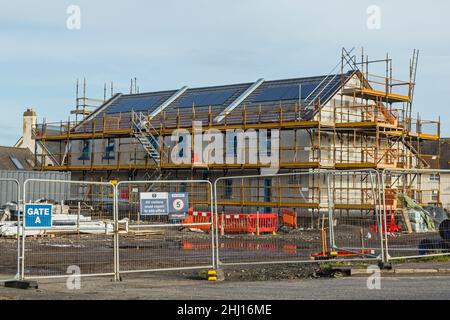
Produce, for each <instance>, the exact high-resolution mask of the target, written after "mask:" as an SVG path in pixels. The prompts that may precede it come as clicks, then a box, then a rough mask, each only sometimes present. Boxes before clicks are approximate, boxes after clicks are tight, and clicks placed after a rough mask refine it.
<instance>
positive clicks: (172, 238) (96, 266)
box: [0, 226, 435, 280]
mask: <svg viewBox="0 0 450 320" xmlns="http://www.w3.org/2000/svg"><path fill="white" fill-rule="evenodd" d="M434 236H435V235H434V234H412V235H406V234H399V235H397V236H396V237H390V238H389V244H390V248H391V250H392V252H394V253H397V252H396V251H395V250H396V248H397V249H399V251H398V254H405V251H404V249H405V248H406V249H408V248H409V249H408V251H406V253H408V254H412V255H416V254H418V249H417V248H418V245H419V243H420V242H421V241H422V240H423V239H425V238H427V237H428V238H432V237H434ZM335 239H336V245H337V246H338V247H343V248H360V247H361V245H362V244H364V247H365V248H369V249H370V248H373V249H374V252H373V255H372V257H376V255H378V254H379V247H380V240H379V238H378V237H377V234H374V233H373V232H370V231H369V230H368V229H364V230H363V232H360V228H358V227H354V226H341V227H340V228H337V229H336V230H335ZM211 246H212V239H211V235H210V234H206V233H196V232H189V231H187V230H183V231H178V230H166V231H165V232H163V234H162V235H151V236H125V235H122V236H120V246H119V252H120V269H121V270H122V271H132V270H147V269H165V268H180V267H202V266H209V265H212V250H211ZM0 248H1V253H0V274H3V275H15V273H16V268H17V260H16V256H17V241H16V240H14V239H6V238H0ZM25 248H26V250H25V273H26V275H27V276H53V275H65V274H66V272H67V268H68V267H69V266H71V265H77V266H79V267H80V268H81V272H82V274H97V273H112V272H113V271H114V270H113V261H114V252H113V237H112V236H111V235H95V236H92V235H80V236H77V235H72V236H56V237H54V238H27V239H26V245H25ZM321 251H322V239H321V237H320V233H319V232H318V231H317V230H303V229H297V230H289V229H284V230H280V231H279V232H278V233H277V234H276V235H273V234H265V235H260V236H255V235H225V236H221V237H220V238H219V260H220V261H221V263H223V264H238V263H243V262H255V263H258V262H265V261H286V262H289V261H313V258H312V255H313V254H315V253H320V252H321ZM312 265H313V264H308V267H305V268H304V269H298V268H297V267H296V268H295V269H294V270H290V268H289V267H286V266H285V267H279V268H281V269H276V270H280V272H278V271H277V275H278V276H276V277H274V279H296V278H305V277H311V276H313V274H314V272H313V269H314V267H311V266H312ZM283 268H285V269H283ZM272 270H273V267H270V268H258V271H257V272H255V273H254V274H253V273H252V272H250V273H249V274H244V273H242V272H240V271H239V270H238V269H237V270H233V271H230V275H229V278H231V279H239V280H242V279H244V278H245V279H253V278H254V279H259V278H260V279H269V278H270V279H273V278H271V276H270V272H271V271H272ZM291 271H292V272H291ZM0 279H1V278H0Z"/></svg>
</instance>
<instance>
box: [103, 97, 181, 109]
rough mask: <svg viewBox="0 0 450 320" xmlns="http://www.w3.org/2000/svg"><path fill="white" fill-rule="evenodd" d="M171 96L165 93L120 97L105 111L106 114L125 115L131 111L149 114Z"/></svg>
mask: <svg viewBox="0 0 450 320" xmlns="http://www.w3.org/2000/svg"><path fill="white" fill-rule="evenodd" d="M172 94H173V92H172V93H167V92H165V93H159V94H151V95H132V96H122V97H120V98H119V99H118V100H117V101H115V102H114V103H112V104H111V105H110V106H109V107H108V108H107V109H106V113H107V114H112V113H125V112H131V110H134V111H145V112H147V111H149V112H151V111H153V110H154V109H156V108H157V107H158V106H159V105H160V104H161V103H163V102H164V101H165V100H166V99H168V98H169V97H170V96H171V95H172Z"/></svg>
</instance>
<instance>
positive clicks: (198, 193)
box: [117, 180, 215, 273]
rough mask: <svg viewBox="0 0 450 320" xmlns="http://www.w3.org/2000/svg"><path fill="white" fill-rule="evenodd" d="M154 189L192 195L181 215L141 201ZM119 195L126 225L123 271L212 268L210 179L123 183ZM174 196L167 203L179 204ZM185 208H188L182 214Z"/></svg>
mask: <svg viewBox="0 0 450 320" xmlns="http://www.w3.org/2000/svg"><path fill="white" fill-rule="evenodd" d="M155 193H158V194H163V197H169V196H171V197H172V196H173V197H175V196H177V195H180V194H181V195H186V194H187V197H188V199H187V201H183V203H182V205H181V206H180V208H179V210H180V211H179V214H178V215H172V214H171V215H168V214H167V210H162V211H159V212H158V211H153V212H152V211H151V210H153V209H149V207H148V206H147V205H145V206H141V201H143V199H144V198H145V197H147V196H149V195H150V196H151V195H152V194H155ZM117 196H118V200H117V214H118V219H119V225H122V228H121V229H120V231H119V242H118V262H119V270H120V273H132V272H150V271H161V270H182V269H197V268H213V267H214V262H215V257H214V254H215V248H214V234H215V233H214V225H213V201H212V197H213V195H212V185H211V183H210V182H209V181H203V180H198V181H194V180H190V181H189V180H183V181H174V180H170V181H162V180H159V181H130V182H120V183H119V184H118V185H117ZM157 201H159V200H157ZM174 201H175V200H170V199H169V200H168V202H167V203H168V205H169V206H171V205H172V206H175V204H174V203H172V202H174ZM162 202H163V203H164V202H165V200H162ZM186 202H187V203H186ZM169 211H170V210H169ZM184 212H189V213H188V214H187V215H185V216H181V215H180V214H182V213H184ZM125 229H126V230H125Z"/></svg>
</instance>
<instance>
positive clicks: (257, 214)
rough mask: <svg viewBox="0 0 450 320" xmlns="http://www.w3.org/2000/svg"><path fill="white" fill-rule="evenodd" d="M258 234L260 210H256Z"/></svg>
mask: <svg viewBox="0 0 450 320" xmlns="http://www.w3.org/2000/svg"><path fill="white" fill-rule="evenodd" d="M256 235H257V236H259V210H256Z"/></svg>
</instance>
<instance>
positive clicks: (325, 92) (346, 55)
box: [301, 48, 357, 119]
mask: <svg viewBox="0 0 450 320" xmlns="http://www.w3.org/2000/svg"><path fill="white" fill-rule="evenodd" d="M354 49H355V48H352V49H351V50H350V51H347V50H345V49H343V56H342V59H341V61H339V62H338V64H336V66H335V67H334V68H333V69H331V71H330V72H329V73H328V75H326V76H325V77H324V78H323V79H322V81H321V82H320V83H319V84H318V85H317V87H315V88H314V90H313V91H311V93H310V94H309V95H308V96H307V97H306V98H305V99H304V100H303V108H302V114H301V118H303V119H307V118H310V117H312V116H313V115H314V113H315V112H316V111H317V108H320V107H321V106H319V103H321V101H320V99H321V97H327V96H329V94H330V93H333V92H332V91H333V90H337V86H336V79H338V78H339V77H341V76H343V74H341V73H343V71H341V72H338V70H339V67H341V66H342V69H343V68H344V63H345V65H347V66H349V67H350V69H351V72H353V73H354V72H356V70H357V67H356V65H355V64H354V63H353V61H354V58H353V57H352V56H351V53H352V51H353V50H354ZM316 107H317V108H316Z"/></svg>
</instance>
